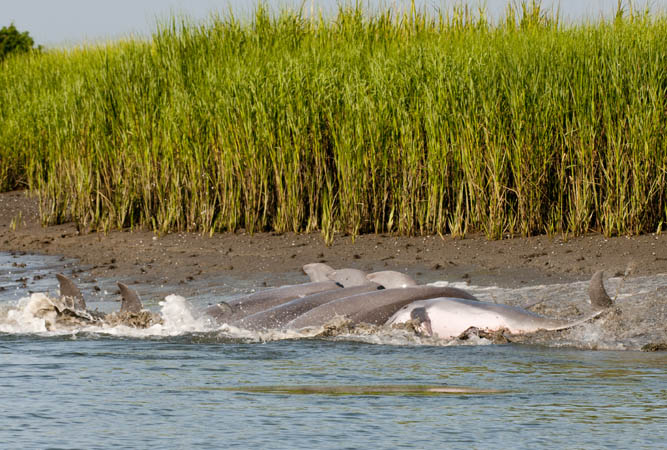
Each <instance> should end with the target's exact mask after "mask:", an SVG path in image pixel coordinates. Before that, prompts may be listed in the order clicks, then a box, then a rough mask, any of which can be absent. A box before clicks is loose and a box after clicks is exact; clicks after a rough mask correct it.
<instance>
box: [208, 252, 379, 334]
mask: <svg viewBox="0 0 667 450" xmlns="http://www.w3.org/2000/svg"><path fill="white" fill-rule="evenodd" d="M303 270H304V272H305V273H306V274H307V275H308V276H309V277H310V279H311V282H309V283H303V284H297V285H290V286H281V287H278V288H274V289H267V290H265V291H260V292H255V293H253V294H250V295H244V296H242V297H239V298H235V299H233V300H230V301H228V302H222V303H218V304H217V305H213V306H210V307H208V308H206V309H205V310H204V311H203V313H204V314H205V315H207V316H209V317H211V318H213V319H214V320H215V321H216V322H218V323H232V322H235V321H238V320H241V319H242V318H244V317H246V316H250V315H253V314H257V313H259V312H262V311H265V310H268V309H271V308H275V307H277V306H280V305H282V304H284V303H287V302H290V301H293V300H296V299H299V298H303V297H306V296H308V295H313V294H317V293H320V292H326V291H336V290H341V289H343V288H346V287H351V286H361V285H367V284H370V281H369V280H368V279H367V278H366V273H365V272H362V271H361V270H356V269H341V270H339V271H337V273H338V277H337V281H334V280H332V279H330V278H328V277H327V275H328V274H330V273H333V272H334V270H333V269H332V268H331V267H329V266H327V265H326V264H320V263H315V264H307V265H305V266H304V267H303Z"/></svg>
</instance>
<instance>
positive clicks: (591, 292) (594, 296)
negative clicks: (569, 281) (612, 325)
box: [588, 270, 614, 308]
mask: <svg viewBox="0 0 667 450" xmlns="http://www.w3.org/2000/svg"><path fill="white" fill-rule="evenodd" d="M603 274H604V272H603V271H602V270H598V271H597V272H595V274H594V275H593V277H592V278H591V283H590V284H589V285H588V297H589V298H590V300H591V305H593V306H595V307H597V308H609V307H610V306H612V305H613V304H614V302H612V300H611V298H609V295H608V294H607V291H606V290H605V288H604V281H603V279H602V275H603Z"/></svg>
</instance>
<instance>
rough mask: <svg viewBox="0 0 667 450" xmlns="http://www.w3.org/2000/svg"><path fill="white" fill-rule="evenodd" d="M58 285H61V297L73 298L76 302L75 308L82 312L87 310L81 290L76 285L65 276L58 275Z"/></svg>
mask: <svg viewBox="0 0 667 450" xmlns="http://www.w3.org/2000/svg"><path fill="white" fill-rule="evenodd" d="M56 278H57V279H58V283H59V285H60V296H61V297H67V298H71V299H72V301H73V302H74V308H75V309H78V310H80V311H85V310H86V301H85V300H84V298H83V294H82V293H81V291H80V290H79V288H78V287H77V285H76V284H74V282H73V281H72V280H70V279H69V278H67V277H66V276H65V275H63V274H61V273H58V274H56Z"/></svg>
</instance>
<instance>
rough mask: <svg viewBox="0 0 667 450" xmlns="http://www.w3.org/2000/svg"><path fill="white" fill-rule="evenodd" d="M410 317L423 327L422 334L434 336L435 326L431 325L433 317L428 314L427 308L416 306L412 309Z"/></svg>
mask: <svg viewBox="0 0 667 450" xmlns="http://www.w3.org/2000/svg"><path fill="white" fill-rule="evenodd" d="M410 319H411V320H414V321H416V322H417V323H418V324H419V328H421V330H420V331H421V332H422V334H425V335H426V336H433V328H432V327H431V318H430V317H429V316H428V312H427V311H426V308H424V307H421V308H415V309H413V310H412V311H410Z"/></svg>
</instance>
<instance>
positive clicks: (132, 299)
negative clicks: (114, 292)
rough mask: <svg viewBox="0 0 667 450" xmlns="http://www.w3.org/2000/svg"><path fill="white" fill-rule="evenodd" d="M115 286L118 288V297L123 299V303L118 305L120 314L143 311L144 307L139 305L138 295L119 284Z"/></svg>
mask: <svg viewBox="0 0 667 450" xmlns="http://www.w3.org/2000/svg"><path fill="white" fill-rule="evenodd" d="M117 284H118V288H120V295H121V296H122V297H123V301H122V303H121V305H120V312H129V313H138V312H141V310H142V309H144V306H143V305H142V304H141V299H140V298H139V294H137V293H136V291H134V290H132V289H130V288H129V287H127V286H126V285H124V284H123V283H121V282H118V283H117Z"/></svg>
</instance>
